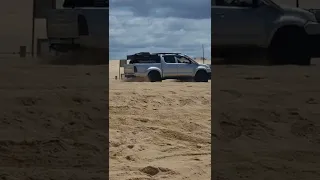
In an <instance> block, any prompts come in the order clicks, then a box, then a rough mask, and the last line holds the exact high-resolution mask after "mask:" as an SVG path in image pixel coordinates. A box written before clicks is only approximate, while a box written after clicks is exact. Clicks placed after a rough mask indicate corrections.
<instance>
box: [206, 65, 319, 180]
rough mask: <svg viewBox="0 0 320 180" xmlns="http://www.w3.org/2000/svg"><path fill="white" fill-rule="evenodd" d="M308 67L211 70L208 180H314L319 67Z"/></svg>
mask: <svg viewBox="0 0 320 180" xmlns="http://www.w3.org/2000/svg"><path fill="white" fill-rule="evenodd" d="M312 63H313V64H314V65H312V66H310V67H301V66H290V65H288V66H274V67H268V66H225V65H216V66H214V67H213V79H212V83H213V87H214V88H213V90H212V93H213V94H212V96H213V101H212V111H213V112H212V114H213V117H212V135H213V139H212V145H213V148H212V157H213V164H212V166H213V170H214V171H213V174H212V179H215V180H218V179H219V180H222V179H223V180H227V179H228V180H229V179H230V180H233V179H245V180H249V179H250V180H253V179H265V180H269V179H270V180H271V179H283V180H294V179H297V180H298V179H304V180H313V179H320V165H319V162H320V121H319V117H320V112H319V109H320V105H319V103H320V86H319V78H320V63H319V60H314V61H313V62H312ZM315 64H316V65H315Z"/></svg>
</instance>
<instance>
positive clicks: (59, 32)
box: [47, 0, 109, 53]
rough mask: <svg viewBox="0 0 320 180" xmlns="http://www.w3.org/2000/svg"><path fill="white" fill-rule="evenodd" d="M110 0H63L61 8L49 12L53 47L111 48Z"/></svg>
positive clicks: (70, 49) (71, 49) (63, 50)
mask: <svg viewBox="0 0 320 180" xmlns="http://www.w3.org/2000/svg"><path fill="white" fill-rule="evenodd" d="M108 7H109V3H108V1H107V0H64V2H63V7H62V8H59V9H58V8H56V9H52V10H50V11H49V12H48V13H47V36H48V43H49V46H50V47H49V48H50V50H53V51H55V52H60V53H67V52H77V51H81V52H83V51H84V49H86V50H95V52H97V51H100V52H107V51H108V31H109V23H108V18H109V8H108Z"/></svg>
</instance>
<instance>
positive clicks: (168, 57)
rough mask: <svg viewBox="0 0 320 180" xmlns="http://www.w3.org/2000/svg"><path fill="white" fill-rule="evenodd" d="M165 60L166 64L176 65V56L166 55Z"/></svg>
mask: <svg viewBox="0 0 320 180" xmlns="http://www.w3.org/2000/svg"><path fill="white" fill-rule="evenodd" d="M163 58H164V62H166V63H176V58H175V57H174V56H171V55H166V56H163Z"/></svg>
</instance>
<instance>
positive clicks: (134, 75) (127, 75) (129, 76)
mask: <svg viewBox="0 0 320 180" xmlns="http://www.w3.org/2000/svg"><path fill="white" fill-rule="evenodd" d="M124 77H126V78H138V77H146V75H145V74H142V73H132V74H129V73H128V74H124Z"/></svg>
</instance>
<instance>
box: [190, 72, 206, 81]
mask: <svg viewBox="0 0 320 180" xmlns="http://www.w3.org/2000/svg"><path fill="white" fill-rule="evenodd" d="M194 80H195V81H196V82H208V81H209V75H208V73H207V72H205V71H203V70H200V71H198V72H197V73H196V75H195V76H194Z"/></svg>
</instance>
